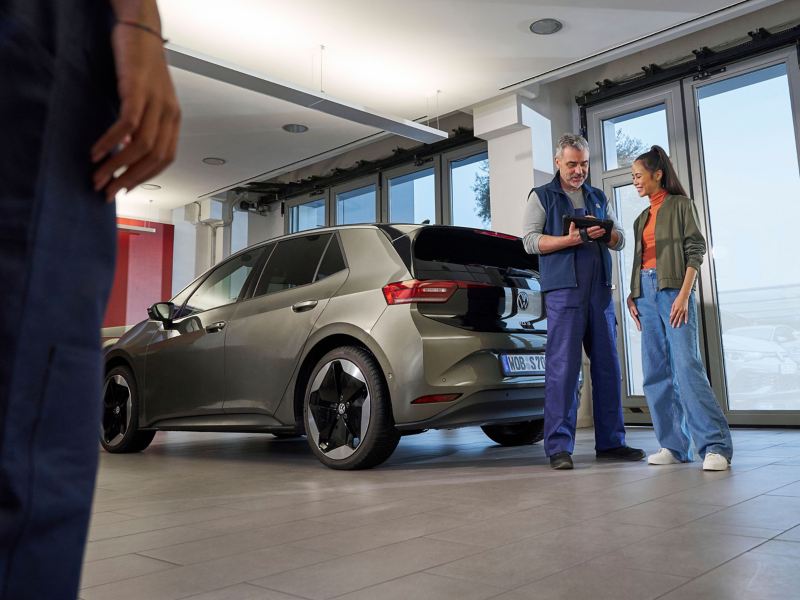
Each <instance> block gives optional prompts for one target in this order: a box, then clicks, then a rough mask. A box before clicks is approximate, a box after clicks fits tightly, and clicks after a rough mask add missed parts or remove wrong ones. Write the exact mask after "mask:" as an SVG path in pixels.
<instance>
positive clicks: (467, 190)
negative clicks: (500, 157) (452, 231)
mask: <svg viewBox="0 0 800 600" xmlns="http://www.w3.org/2000/svg"><path fill="white" fill-rule="evenodd" d="M450 206H451V211H452V215H453V225H461V226H462V227H477V228H481V229H489V228H490V227H491V226H492V218H491V213H490V207H491V203H490V200H489V155H488V153H486V152H481V153H480V154H474V155H472V156H468V157H467V158H462V159H460V160H454V161H452V162H451V163H450Z"/></svg>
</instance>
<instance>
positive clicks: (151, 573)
mask: <svg viewBox="0 0 800 600" xmlns="http://www.w3.org/2000/svg"><path fill="white" fill-rule="evenodd" d="M131 554H134V555H136V556H140V557H141V558H147V559H149V560H154V561H158V562H162V563H165V564H168V565H170V566H171V567H183V566H184V565H181V564H178V563H173V562H170V561H167V560H161V559H160V558H153V557H152V556H144V555H141V554H138V553H137V552H129V553H128V554H122V555H120V556H113V557H111V558H122V557H125V556H130V555H131ZM103 560H108V559H103ZM94 562H97V561H94ZM86 564H90V563H86ZM172 570H173V569H171V568H168V569H159V570H158V571H149V572H147V573H139V574H137V575H131V576H129V577H122V578H121V579H114V580H112V581H106V582H104V583H98V584H95V585H86V586H84V585H81V588H80V591H83V590H91V589H93V588H97V587H100V586H103V585H108V584H111V583H122V582H123V581H129V580H131V579H136V578H137V577H146V576H147V575H155V574H157V573H166V572H167V571H172Z"/></svg>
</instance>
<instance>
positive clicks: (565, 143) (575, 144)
mask: <svg viewBox="0 0 800 600" xmlns="http://www.w3.org/2000/svg"><path fill="white" fill-rule="evenodd" d="M570 147H571V148H575V149H576V150H580V151H584V150H585V151H586V152H588V151H589V142H587V141H586V138H585V137H583V136H582V135H577V134H575V133H565V134H564V135H562V136H561V137H560V138H558V143H557V144H556V158H561V157H562V156H563V155H564V148H570Z"/></svg>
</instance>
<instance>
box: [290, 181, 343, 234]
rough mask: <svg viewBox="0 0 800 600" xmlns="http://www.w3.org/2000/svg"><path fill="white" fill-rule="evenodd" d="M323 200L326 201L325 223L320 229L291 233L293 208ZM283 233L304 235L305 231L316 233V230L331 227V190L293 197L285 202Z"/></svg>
mask: <svg viewBox="0 0 800 600" xmlns="http://www.w3.org/2000/svg"><path fill="white" fill-rule="evenodd" d="M320 199H323V200H324V201H325V223H323V224H322V225H320V226H319V227H313V228H311V229H300V230H298V231H290V229H289V228H290V226H291V220H292V219H291V212H292V208H294V207H296V206H302V205H303V204H309V203H311V202H316V201H317V200H320ZM283 214H284V218H283V233H284V235H290V234H295V233H303V232H305V231H314V230H315V229H321V228H323V227H330V225H331V198H330V189H326V190H325V191H324V192H323V193H321V194H320V193H315V192H308V193H306V194H301V195H300V196H293V197H292V198H289V199H288V200H284V202H283Z"/></svg>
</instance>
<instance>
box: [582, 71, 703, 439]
mask: <svg viewBox="0 0 800 600" xmlns="http://www.w3.org/2000/svg"><path fill="white" fill-rule="evenodd" d="M587 117H588V120H589V123H590V131H589V139H590V140H591V145H592V154H591V158H590V163H591V171H590V174H589V175H590V178H591V183H592V185H594V186H595V187H599V188H601V189H602V190H603V191H604V192H605V194H606V196H607V197H608V199H609V200H610V202H611V205H612V207H613V209H614V212H615V214H616V216H617V219H618V220H619V222H620V225H621V226H622V229H623V231H624V234H625V247H624V248H623V249H622V250H621V251H620V252H612V257H613V258H614V260H613V268H614V273H613V282H614V288H615V292H614V303H615V307H616V311H617V321H618V322H619V325H620V327H619V330H618V334H619V337H618V341H617V349H618V352H619V356H620V363H621V364H620V367H621V369H622V390H623V406H624V407H625V421H626V422H628V423H640V422H641V423H649V422H650V416H649V414H648V409H647V403H646V401H645V398H644V390H643V387H642V381H643V376H642V357H641V334H640V333H639V331H638V330H637V329H636V326H635V325H634V323H633V320H632V319H631V317H630V315H629V314H628V310H627V308H626V303H625V300H626V298H627V297H628V293H629V292H630V281H631V268H632V266H633V252H634V249H635V242H634V234H633V222H634V221H635V220H636V217H638V216H639V214H640V213H641V212H642V211H643V210H644V209H645V208H646V207H647V206H648V205H649V201H648V200H647V198H640V197H639V195H638V194H637V193H636V190H635V189H634V187H633V185H632V183H631V170H630V167H631V164H632V163H633V161H634V159H635V158H636V157H637V156H639V155H640V154H642V153H644V152H646V151H647V150H649V149H650V147H651V146H653V145H656V144H657V145H659V146H661V147H662V148H664V150H666V151H667V153H668V154H669V155H670V157H671V158H672V160H673V162H674V163H675V166H676V169H677V170H678V174H679V176H681V177H682V178H683V179H684V181H686V177H685V175H686V174H687V172H688V161H687V156H686V151H685V148H686V145H685V143H682V142H683V140H682V136H681V134H682V132H683V130H684V127H683V114H682V110H681V90H680V86H679V85H678V84H672V85H668V86H665V87H662V88H659V89H657V90H650V91H647V92H644V93H641V94H637V95H635V96H631V97H629V98H625V99H624V100H623V101H615V102H613V103H609V104H607V105H600V106H598V107H595V108H592V109H590V110H589V111H587ZM598 141H599V143H598ZM687 183H688V182H687Z"/></svg>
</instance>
